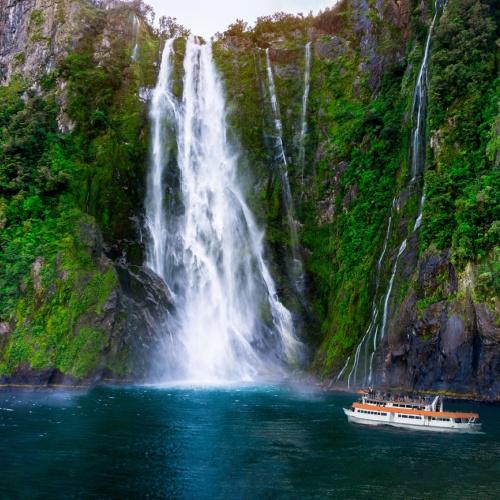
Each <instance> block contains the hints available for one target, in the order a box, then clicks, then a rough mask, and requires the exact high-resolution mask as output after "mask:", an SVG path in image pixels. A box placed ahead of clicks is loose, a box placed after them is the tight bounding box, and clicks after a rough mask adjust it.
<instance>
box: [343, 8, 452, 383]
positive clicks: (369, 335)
mask: <svg viewBox="0 0 500 500" xmlns="http://www.w3.org/2000/svg"><path fill="white" fill-rule="evenodd" d="M444 5H445V3H444V2H442V0H436V2H435V5H434V16H433V18H432V22H431V25H430V27H429V32H428V34H427V39H426V42H425V46H424V55H423V58H422V63H421V66H420V69H419V72H418V76H417V81H416V83H415V90H414V92H413V101H412V116H413V127H412V135H411V136H412V142H411V180H410V183H409V185H408V188H410V187H411V186H412V185H413V184H414V183H415V182H416V180H417V177H418V176H419V175H420V174H422V171H423V168H424V164H425V120H426V108H427V75H428V66H429V55H430V47H431V40H432V33H433V31H434V26H435V24H436V20H437V17H438V14H439V9H440V7H444ZM424 204H425V186H424V187H423V189H422V196H421V198H420V203H419V211H418V215H417V218H416V220H415V224H414V226H413V230H412V233H411V234H413V233H415V232H416V231H417V230H418V229H419V228H420V226H421V224H422V217H423V208H424ZM397 206H398V202H397V198H396V199H394V200H393V204H392V210H391V215H390V217H389V222H388V225H387V232H386V236H385V240H384V245H383V249H382V253H381V255H380V258H379V260H378V262H377V269H376V287H375V293H374V297H375V298H374V301H373V303H372V315H371V321H370V324H369V326H368V329H367V331H366V333H365V335H364V336H363V337H362V339H361V342H360V343H359V344H358V346H357V348H356V352H355V355H354V362H353V366H352V368H351V371H350V372H349V376H348V379H347V385H348V387H351V385H356V384H357V383H358V377H357V375H358V371H359V370H360V369H363V367H360V359H361V357H362V355H361V353H362V350H363V348H364V352H365V356H364V361H365V363H364V370H363V376H362V377H361V379H360V382H361V383H362V384H368V385H370V384H371V383H372V381H373V360H374V356H375V353H376V351H377V349H378V346H379V343H380V340H381V339H383V338H384V337H385V335H386V331H387V323H388V320H389V301H390V298H391V296H392V290H393V287H394V282H395V278H396V274H397V270H398V265H399V261H400V258H401V256H402V255H403V253H404V252H405V251H406V248H407V246H408V238H409V236H407V237H406V238H405V239H404V240H403V242H402V243H401V245H400V247H399V250H398V253H397V255H396V259H395V261H394V265H393V268H392V272H391V277H390V279H389V284H388V287H387V291H386V293H385V295H384V297H383V300H382V305H383V314H382V320H381V323H380V325H378V324H377V317H378V315H379V313H378V307H377V302H376V296H377V291H378V287H379V281H380V271H381V268H382V262H383V259H384V257H385V254H386V250H387V244H388V241H389V236H390V232H391V225H392V220H393V217H394V214H395V210H396V209H397ZM371 344H373V345H372V352H371V354H370V356H369V362H368V351H369V349H370V345H371ZM347 364H348V362H347V363H346V365H345V366H344V368H343V369H342V371H341V372H340V373H339V376H338V377H337V380H338V379H340V377H341V374H343V373H344V372H345V370H346V368H347Z"/></svg>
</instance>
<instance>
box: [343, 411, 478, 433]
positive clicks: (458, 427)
mask: <svg viewBox="0 0 500 500" xmlns="http://www.w3.org/2000/svg"><path fill="white" fill-rule="evenodd" d="M343 410H344V413H345V415H346V416H347V420H348V421H349V422H353V423H356V424H362V425H372V426H378V425H390V426H392V427H400V428H404V429H412V430H422V431H433V432H462V433H475V432H479V431H480V430H481V424H465V423H462V424H460V423H451V422H436V421H432V420H428V419H422V420H420V421H419V422H415V423H409V422H401V419H400V418H398V416H397V414H394V413H387V414H386V415H385V416H384V415H369V414H359V413H357V412H355V411H352V410H349V409H347V408H344V409H343ZM379 413H382V412H379Z"/></svg>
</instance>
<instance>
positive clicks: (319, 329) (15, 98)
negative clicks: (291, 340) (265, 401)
mask: <svg viewBox="0 0 500 500" xmlns="http://www.w3.org/2000/svg"><path fill="white" fill-rule="evenodd" d="M442 4H443V2H438V4H437V5H438V6H441V7H440V8H442ZM435 5H436V4H435V3H434V2H431V1H416V0H398V1H391V2H382V1H365V0H342V1H340V2H338V3H337V5H336V6H335V7H334V8H332V9H327V10H325V11H324V12H322V13H321V14H320V15H318V16H308V17H303V16H290V15H286V14H278V15H276V16H273V17H265V18H261V19H260V20H259V21H258V22H257V24H256V26H255V27H253V28H249V27H248V26H246V25H245V24H244V23H240V22H237V23H235V24H234V25H232V26H231V27H230V28H229V29H228V31H227V32H225V33H223V34H221V35H220V36H218V37H217V39H216V41H215V43H214V56H215V58H216V61H217V63H218V66H219V68H220V71H221V75H222V78H223V82H224V86H225V90H226V94H227V99H228V102H229V105H230V106H229V109H228V119H229V121H230V124H231V134H232V135H233V136H234V137H235V138H236V139H237V141H239V143H240V145H241V150H242V153H243V154H241V157H240V172H241V175H242V177H244V178H245V180H246V182H247V188H248V189H247V193H246V194H247V199H248V201H249V204H250V205H251V208H252V210H253V212H254V213H255V214H256V216H257V219H258V222H259V224H260V225H261V226H262V227H264V228H265V229H266V243H267V248H268V255H267V259H268V261H269V262H270V263H271V267H272V273H273V276H274V277H275V278H276V281H277V283H278V288H279V293H280V296H281V297H282V298H283V301H284V302H285V303H286V305H287V306H288V307H289V308H290V309H292V310H293V311H294V313H295V317H296V318H297V325H298V326H299V328H301V330H302V331H301V334H302V337H303V339H304V340H305V341H306V342H307V343H308V344H309V346H310V352H311V366H310V367H309V368H310V369H311V370H312V371H314V372H315V373H316V374H318V375H319V376H321V377H323V378H324V379H326V380H327V381H329V382H331V383H332V384H334V385H335V384H336V385H339V386H343V387H345V386H347V385H349V386H350V387H353V386H356V385H362V384H365V383H366V382H367V377H366V376H364V377H360V376H358V377H356V373H359V372H357V371H356V370H357V369H356V368H355V363H356V362H358V364H362V365H363V366H364V368H363V369H364V371H365V375H366V374H367V373H368V366H369V365H370V354H371V350H369V349H368V348H363V349H358V346H360V341H362V339H363V338H364V336H365V335H366V332H367V329H368V330H369V329H370V324H371V322H372V320H373V316H372V315H373V314H374V313H373V311H374V310H375V312H376V318H375V320H373V321H374V324H378V325H379V329H378V330H376V333H375V340H376V344H377V345H376V349H375V353H374V355H373V373H372V375H373V377H372V379H371V380H370V383H372V384H376V385H378V386H384V387H397V388H414V389H419V390H442V391H452V392H462V393H467V394H474V395H478V396H481V397H487V398H490V399H498V397H499V396H498V394H499V391H500V387H499V377H498V374H499V373H500V332H499V329H498V321H499V304H498V295H499V293H498V292H499V288H498V286H499V285H498V269H497V267H498V222H497V221H498V206H499V200H498V192H500V186H499V180H498V166H499V165H498V159H499V158H500V153H499V142H498V131H499V130H500V128H499V127H500V118H499V115H498V106H497V102H498V99H499V95H498V85H497V84H496V83H495V81H497V80H496V79H497V78H498V74H497V69H498V51H497V49H495V48H494V47H495V40H497V39H498V33H499V27H498V15H497V14H496V10H495V7H496V6H495V2H494V1H493V0H448V3H447V5H446V7H445V9H444V11H443V12H441V11H440V12H439V15H438V16H437V17H436V26H435V29H434V33H433V37H432V44H431V52H430V58H429V77H428V79H427V83H428V89H427V90H428V92H427V101H426V108H425V114H426V120H425V127H424V128H425V129H426V130H425V134H424V137H425V144H426V146H425V148H424V149H425V150H426V151H425V165H424V168H423V174H422V175H419V176H417V177H416V179H415V180H412V179H411V174H410V171H411V168H410V162H411V144H410V143H411V136H412V130H413V127H414V124H415V121H414V116H413V114H412V111H413V92H414V88H415V82H416V80H417V76H418V72H419V68H420V65H421V62H422V57H423V52H424V47H425V42H426V36H427V33H428V30H429V26H430V24H431V20H432V19H433V16H434V13H435V12H434V8H435ZM147 12H148V11H147V9H146V8H145V7H144V6H143V5H142V4H141V3H140V2H133V3H130V4H128V3H122V2H114V1H106V2H98V1H94V2H91V1H87V0H57V1H56V0H0V81H1V83H2V86H1V87H0V93H1V94H0V129H1V130H2V131H4V132H5V133H4V134H3V136H2V138H1V139H0V231H1V232H0V288H1V289H2V293H1V294H0V376H1V377H2V380H3V381H7V382H20V383H22V382H30V381H35V382H38V383H61V382H68V381H69V382H74V383H77V382H78V381H82V380H83V381H95V380H99V379H103V378H108V377H111V378H121V379H127V380H128V379H133V380H142V379H144V378H146V377H151V376H152V374H158V373H160V372H161V371H162V370H163V369H164V368H165V367H163V366H161V364H162V363H161V360H159V358H157V357H156V356H155V355H156V354H157V353H158V352H160V351H161V343H162V339H164V338H166V335H165V333H166V332H167V331H168V324H165V319H166V318H167V317H168V314H169V308H170V301H169V296H168V292H167V291H166V290H165V287H164V286H163V285H162V283H161V280H159V279H158V277H156V276H155V275H154V274H153V273H151V271H148V270H147V269H146V268H144V267H142V266H141V263H142V262H143V238H142V235H141V227H143V222H142V218H143V207H142V203H143V198H144V183H145V169H146V165H147V162H148V137H149V129H148V119H147V105H148V102H147V101H148V96H149V95H150V92H149V89H151V88H152V87H153V86H154V83H155V79H156V72H157V68H158V57H159V53H160V50H159V49H160V44H161V36H160V33H158V32H157V31H155V30H154V29H153V28H151V26H149V25H148V23H147V22H146V20H145V19H146V17H147ZM164 24H165V23H164ZM163 27H164V28H165V29H166V31H165V32H164V33H163V36H169V35H168V33H170V34H172V33H173V32H175V31H176V30H179V28H180V27H178V26H175V24H172V21H167V22H166V24H165V26H163ZM181 31H182V30H181ZM308 42H310V43H311V47H312V61H311V67H310V68H309V70H310V71H309V74H310V93H309V96H308V99H306V102H307V109H306V110H305V116H306V118H307V128H306V133H303V129H302V126H303V123H302V117H303V115H304V109H303V104H304V99H303V97H304V91H305V77H306V74H307V68H306V57H305V54H306V52H305V46H306V43H308ZM183 47H184V42H183V40H179V42H178V43H177V44H176V63H175V65H174V66H175V69H174V71H175V72H176V81H177V82H181V81H182V71H183V70H182V58H183V55H184V54H183V51H184V48H183ZM266 49H269V51H268V53H269V59H270V62H271V66H272V72H273V75H274V78H275V83H276V91H277V98H278V101H279V105H280V110H281V118H282V121H283V145H284V150H285V155H286V159H287V167H288V178H289V181H290V184H291V191H292V195H293V205H294V207H293V208H294V217H295V219H296V220H295V221H294V224H295V226H296V228H297V232H298V237H299V240H300V247H301V257H302V259H303V262H304V265H305V270H306V275H307V280H306V282H307V283H306V292H305V294H304V296H302V297H301V296H298V294H297V291H296V290H295V289H294V286H293V284H292V280H291V277H290V272H289V271H290V259H291V258H293V255H292V254H293V249H292V242H291V239H290V234H289V221H288V220H287V214H286V213H285V212H286V203H285V202H284V200H283V196H282V193H283V189H282V188H283V186H281V182H282V181H283V176H282V172H281V170H280V169H281V168H282V164H281V163H282V162H278V161H277V160H276V150H275V137H274V134H275V123H274V121H273V115H272V106H271V100H270V93H269V88H268V68H267V60H266ZM176 85H177V86H176V87H175V88H174V92H176V93H179V92H180V83H178V84H176ZM178 87H179V88H178ZM26 138H29V141H27V140H26ZM301 151H302V152H304V151H305V155H303V154H302V153H301ZM304 156H305V159H306V160H305V161H302V159H301V158H303V157H304ZM175 181H177V180H176V179H175ZM173 184H175V182H173ZM423 192H425V195H426V197H425V200H424V201H425V203H424V204H423V208H422V214H421V215H422V218H421V226H419V228H418V230H413V228H414V227H415V223H416V220H417V218H418V216H419V214H420V209H421V207H422V205H421V203H420V202H421V195H422V193H423ZM168 193H169V196H174V197H175V193H174V192H173V189H169V190H168ZM405 239H406V240H407V244H406V246H405V249H404V251H403V252H401V253H400V252H399V250H400V248H401V247H400V246H401V243H402V241H403V240H405ZM389 284H391V293H389V294H387V293H386V292H387V290H388V288H389ZM374 304H375V307H374ZM384 309H385V310H386V316H387V324H386V328H385V329H384V331H382V332H381V331H380V324H379V323H377V322H380V321H381V319H382V316H384ZM173 333H175V332H173ZM372 333H373V331H372ZM371 345H373V341H371V342H370V346H371ZM159 346H160V347H159ZM370 349H371V347H370ZM356 360H358V361H356ZM339 374H342V376H340V377H339Z"/></svg>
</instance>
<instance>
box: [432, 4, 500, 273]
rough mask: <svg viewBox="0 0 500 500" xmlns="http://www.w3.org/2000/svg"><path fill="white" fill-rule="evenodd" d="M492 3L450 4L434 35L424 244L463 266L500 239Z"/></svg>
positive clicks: (498, 87) (498, 97)
mask: <svg viewBox="0 0 500 500" xmlns="http://www.w3.org/2000/svg"><path fill="white" fill-rule="evenodd" d="M495 15H497V16H498V13H496V14H495V10H494V3H493V2H489V3H488V2H485V1H482V2H481V1H473V0H457V1H455V2H450V4H449V5H448V7H447V10H446V13H445V14H444V15H443V17H442V19H441V22H440V24H439V26H438V27H437V29H436V35H435V37H434V46H433V53H432V79H431V82H430V106H429V126H430V135H431V137H432V142H433V146H434V147H433V149H432V153H433V156H432V157H431V160H430V161H429V168H428V170H427V173H426V182H427V193H428V204H427V206H426V210H425V214H424V217H425V219H424V222H425V223H424V225H423V229H422V234H423V243H424V245H426V246H428V245H431V244H433V245H435V246H436V247H437V248H450V247H451V248H452V258H453V261H454V262H455V263H456V264H457V265H458V266H459V267H463V266H464V265H465V264H466V263H467V262H469V261H480V260H481V259H483V258H484V257H486V256H487V255H488V254H490V252H491V250H492V249H493V248H494V247H495V246H496V245H498V243H499V241H500V232H499V230H500V227H499V225H498V220H499V219H500V194H499V193H500V170H499V168H498V167H499V166H500V165H499V164H498V161H497V152H498V124H499V121H500V109H499V106H500V79H499V78H498V64H499V60H498V57H499V48H498V46H497V47H496V50H495V40H496V39H498V34H499V33H498V20H495V17H494V16H495Z"/></svg>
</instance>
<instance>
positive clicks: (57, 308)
mask: <svg viewBox="0 0 500 500" xmlns="http://www.w3.org/2000/svg"><path fill="white" fill-rule="evenodd" d="M136 14H137V15H141V12H138V13H136ZM83 15H85V16H87V17H86V19H85V23H84V24H85V30H84V31H83V32H82V33H81V34H82V37H81V39H80V42H79V43H78V45H77V46H76V48H75V50H74V51H73V52H72V53H71V54H70V55H69V56H68V57H67V58H66V59H65V60H64V61H63V62H62V64H60V65H59V67H58V68H57V69H56V71H55V72H53V73H52V74H50V75H43V76H41V77H40V79H39V81H38V82H37V85H35V86H34V85H33V82H28V81H23V79H22V78H13V79H12V80H11V81H10V83H9V85H7V86H2V87H0V130H1V132H2V133H1V135H0V137H1V139H0V290H1V293H0V322H3V324H4V325H8V330H9V332H10V333H9V335H8V337H6V338H5V337H4V338H2V339H0V340H1V342H0V376H2V375H8V374H12V373H14V372H15V371H16V370H18V369H19V368H32V369H35V370H36V369H46V368H53V369H58V370H59V371H60V372H62V373H64V374H69V375H72V376H73V377H75V378H86V377H88V376H90V375H91V374H92V373H94V372H96V370H98V369H104V367H105V366H109V364H111V365H113V363H114V365H116V366H117V367H118V368H119V371H120V373H122V374H124V373H125V370H124V369H123V360H109V359H106V357H105V352H106V350H107V349H108V348H109V343H110V337H109V336H110V333H111V332H110V331H109V328H110V327H109V325H105V324H104V323H103V321H104V318H105V316H106V311H105V310H104V304H105V303H106V302H107V300H108V299H109V297H111V293H112V292H113V290H115V289H116V286H117V276H116V273H115V271H114V269H113V266H112V265H111V264H110V262H109V261H107V260H105V259H103V257H102V249H101V246H102V242H101V236H100V233H101V231H102V233H103V235H104V239H105V241H107V242H110V243H112V242H115V241H117V240H119V239H120V238H129V239H130V241H131V244H130V248H126V250H127V251H128V252H129V256H130V259H132V260H133V259H134V258H135V259H136V260H142V256H141V248H140V245H139V244H138V243H134V239H135V228H134V227H133V225H132V222H131V220H130V218H131V217H132V216H134V215H136V214H137V211H138V207H140V204H141V202H142V198H143V193H142V189H143V188H142V186H143V184H144V183H143V178H144V165H145V163H146V155H147V151H146V147H147V135H148V133H147V128H146V127H147V117H146V110H145V106H144V105H143V103H142V102H141V101H140V100H139V99H138V93H139V88H140V87H141V86H151V85H152V84H153V83H154V81H155V78H156V76H155V74H154V67H153V61H154V60H155V59H156V57H157V53H158V39H157V38H156V36H155V35H154V34H153V33H152V31H151V29H150V28H149V27H148V26H147V25H146V24H145V23H144V22H141V23H140V28H139V31H138V41H139V43H140V50H141V61H140V63H137V64H134V63H133V62H132V61H131V59H130V54H129V48H128V47H127V45H126V44H123V40H122V39H121V37H122V36H123V32H124V28H126V29H131V27H132V23H131V22H130V20H131V15H132V14H131V11H130V9H129V8H128V7H126V6H123V7H119V8H117V9H115V10H114V11H112V12H105V11H99V10H95V9H85V11H84V13H83ZM110 20H111V21H112V22H111V23H110ZM42 25H43V15H42V12H39V11H37V10H34V11H32V14H31V18H30V30H31V33H32V38H33V36H34V35H33V34H36V33H39V28H40V26H42ZM105 31H106V35H104V32H105ZM105 38H106V39H107V40H108V41H109V44H108V41H106V40H105ZM32 41H34V40H33V39H32ZM103 47H105V49H104V50H103ZM16 60H18V61H24V52H23V53H20V54H18V56H17V57H16ZM63 79H64V81H65V82H66V83H67V85H66V90H65V93H64V96H61V94H60V92H59V88H58V86H59V84H60V82H61V81H62V80H63ZM37 87H38V89H37ZM62 97H64V109H62V108H61V98H62ZM70 130H71V132H69V131H70ZM96 220H97V223H98V225H97V224H96ZM114 365H113V366H114Z"/></svg>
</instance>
